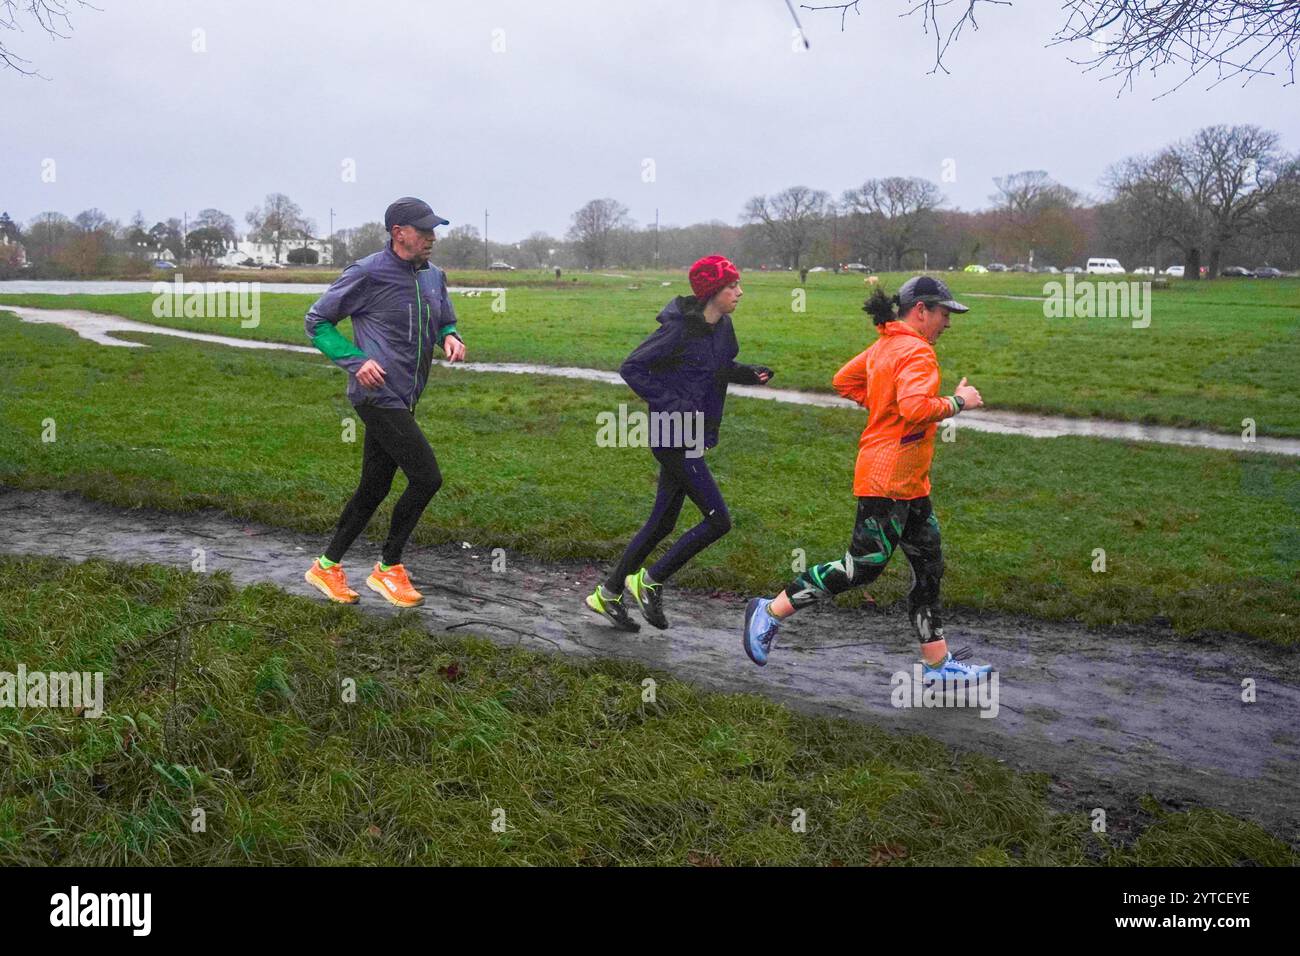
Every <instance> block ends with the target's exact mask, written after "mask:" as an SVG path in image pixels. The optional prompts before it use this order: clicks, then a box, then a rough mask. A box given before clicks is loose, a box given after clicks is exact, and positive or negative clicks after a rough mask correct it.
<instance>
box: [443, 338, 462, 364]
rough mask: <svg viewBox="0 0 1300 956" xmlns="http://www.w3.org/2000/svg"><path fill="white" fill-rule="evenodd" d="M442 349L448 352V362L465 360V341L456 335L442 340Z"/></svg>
mask: <svg viewBox="0 0 1300 956" xmlns="http://www.w3.org/2000/svg"><path fill="white" fill-rule="evenodd" d="M442 350H443V351H444V352H446V353H447V361H448V362H463V361H465V343H464V342H462V341H461V340H460V339H458V338H457V337H456V336H454V335H449V336H447V337H446V338H444V339H443V340H442Z"/></svg>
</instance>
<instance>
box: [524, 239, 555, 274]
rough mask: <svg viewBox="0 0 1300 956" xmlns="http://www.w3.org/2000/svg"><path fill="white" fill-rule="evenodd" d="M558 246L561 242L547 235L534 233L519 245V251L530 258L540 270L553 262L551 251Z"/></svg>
mask: <svg viewBox="0 0 1300 956" xmlns="http://www.w3.org/2000/svg"><path fill="white" fill-rule="evenodd" d="M558 245H559V242H558V241H556V240H555V239H554V238H553V237H551V236H548V235H547V234H546V233H544V232H534V233H532V234H531V235H530V236H529V237H528V238H527V239H525V240H523V242H521V243H519V251H520V252H522V253H523V254H524V255H525V256H527V257H528V261H529V262H530V263H531V264H532V265H533V266H535V267H536V268H538V269H540V268H542V267H543V266H545V265H546V264H547V263H548V262H550V261H551V250H552V249H554V248H556V247H557V246H558Z"/></svg>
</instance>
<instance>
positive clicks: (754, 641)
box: [743, 598, 780, 667]
mask: <svg viewBox="0 0 1300 956" xmlns="http://www.w3.org/2000/svg"><path fill="white" fill-rule="evenodd" d="M771 604H772V602H771V601H770V600H768V599H767V598H753V599H752V600H751V601H750V602H749V604H748V605H747V606H746V607H745V636H744V639H743V640H744V644H745V653H746V654H748V655H749V659H750V660H751V661H753V662H754V663H755V664H757V665H758V666H759V667H762V666H763V665H764V664H766V663H767V655H768V654H770V653H772V642H773V641H775V640H776V632H777V630H778V629H779V628H780V625H779V624H778V623H777V620H776V618H774V617H773V616H772V615H771V614H769V613H768V610H767V609H768V607H769V606H770V605H771Z"/></svg>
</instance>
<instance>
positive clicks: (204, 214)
mask: <svg viewBox="0 0 1300 956" xmlns="http://www.w3.org/2000/svg"><path fill="white" fill-rule="evenodd" d="M194 228H195V229H215V230H217V232H219V233H220V234H221V237H222V238H223V239H224V240H225V241H226V244H227V245H231V246H233V245H234V244H235V242H236V241H237V240H238V239H239V235H238V233H237V232H236V231H235V220H234V219H233V218H231V217H230V216H229V215H227V214H226V213H224V212H222V211H221V210H220V209H200V210H199V214H198V215H197V216H195V217H194Z"/></svg>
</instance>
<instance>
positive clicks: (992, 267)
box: [989, 262, 1010, 272]
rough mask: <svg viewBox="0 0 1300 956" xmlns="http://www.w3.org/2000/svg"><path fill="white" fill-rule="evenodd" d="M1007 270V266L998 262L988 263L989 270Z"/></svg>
mask: <svg viewBox="0 0 1300 956" xmlns="http://www.w3.org/2000/svg"><path fill="white" fill-rule="evenodd" d="M1008 271H1010V270H1008V269H1007V267H1006V266H1005V265H1003V264H1002V263H1000V262H990V263H989V272H1008Z"/></svg>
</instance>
